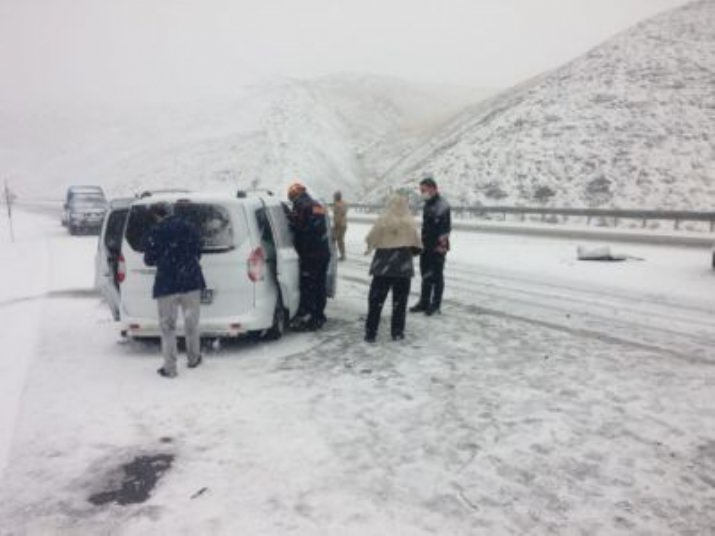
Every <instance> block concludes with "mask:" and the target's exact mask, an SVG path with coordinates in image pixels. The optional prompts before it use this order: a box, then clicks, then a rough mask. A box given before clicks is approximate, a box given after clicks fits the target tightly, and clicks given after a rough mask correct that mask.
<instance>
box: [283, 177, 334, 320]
mask: <svg viewBox="0 0 715 536" xmlns="http://www.w3.org/2000/svg"><path fill="white" fill-rule="evenodd" d="M288 199H289V200H290V201H291V203H292V204H293V208H292V210H291V212H290V215H289V219H290V224H291V229H292V230H293V240H294V243H295V249H296V251H297V252H298V257H299V258H300V307H299V308H298V316H297V319H296V323H295V324H294V327H295V328H298V329H307V330H310V331H315V330H317V329H320V328H321V327H323V325H324V324H325V322H326V320H327V319H326V318H325V306H326V303H327V300H328V290H327V280H328V266H329V264H330V243H329V233H328V222H327V218H326V209H325V207H324V206H323V205H321V204H320V203H319V202H317V201H315V200H314V199H313V198H312V197H311V196H310V195H308V192H307V190H306V188H305V186H304V185H303V184H301V183H299V182H296V183H293V184H292V185H291V186H290V188H289V189H288Z"/></svg>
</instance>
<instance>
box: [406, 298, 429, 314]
mask: <svg viewBox="0 0 715 536" xmlns="http://www.w3.org/2000/svg"><path fill="white" fill-rule="evenodd" d="M426 310H427V307H426V306H425V304H424V303H422V302H421V301H420V302H417V303H416V304H414V305H413V306H412V307H410V313H424V312H425V311H426Z"/></svg>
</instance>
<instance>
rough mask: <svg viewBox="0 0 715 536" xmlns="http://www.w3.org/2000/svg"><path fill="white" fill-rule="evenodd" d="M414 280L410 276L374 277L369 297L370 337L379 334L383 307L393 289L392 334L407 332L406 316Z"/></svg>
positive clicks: (368, 320) (367, 331)
mask: <svg viewBox="0 0 715 536" xmlns="http://www.w3.org/2000/svg"><path fill="white" fill-rule="evenodd" d="M411 283H412V280H411V279H410V278H409V277H373V278H372V284H371V285H370V296H369V298H368V313H367V322H366V324H365V334H366V335H367V336H368V337H375V336H376V335H377V328H378V326H379V325H380V315H381V314H382V307H383V306H384V305H385V300H387V295H388V294H389V293H390V290H392V336H393V337H396V336H399V335H404V333H405V316H406V314H407V298H408V297H409V295H410V285H411Z"/></svg>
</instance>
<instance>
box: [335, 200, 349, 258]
mask: <svg viewBox="0 0 715 536" xmlns="http://www.w3.org/2000/svg"><path fill="white" fill-rule="evenodd" d="M333 201H334V202H333V236H334V237H335V242H336V243H337V245H338V251H339V252H340V260H341V261H344V260H345V233H347V231H348V205H347V204H346V203H345V201H344V200H343V194H342V193H340V192H335V195H334V196H333Z"/></svg>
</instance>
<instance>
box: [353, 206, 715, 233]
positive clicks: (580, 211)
mask: <svg viewBox="0 0 715 536" xmlns="http://www.w3.org/2000/svg"><path fill="white" fill-rule="evenodd" d="M350 208H351V209H352V210H355V211H356V212H363V213H367V214H372V213H377V212H380V211H381V210H382V205H374V204H359V203H357V204H355V203H353V204H351V205H350ZM413 209H414V207H413ZM414 210H417V209H414ZM452 214H453V215H454V216H456V217H458V218H465V219H466V218H471V219H480V218H490V216H498V217H501V219H502V220H506V219H507V216H517V217H518V218H519V219H520V220H521V221H524V220H526V217H527V216H539V217H540V218H541V220H542V221H559V220H558V218H562V220H561V221H562V222H566V221H567V220H568V218H569V217H580V218H585V219H586V223H587V224H588V225H590V224H591V222H592V221H594V220H596V221H601V222H602V221H604V220H609V219H610V220H611V221H612V223H613V225H614V226H615V225H618V222H619V221H620V220H638V221H640V222H641V226H642V227H644V228H645V227H646V226H647V225H648V222H650V221H671V222H673V227H674V229H676V230H677V229H679V228H680V224H681V222H685V221H691V222H705V223H709V224H710V232H715V211H714V212H702V211H700V212H699V211H686V210H637V209H633V210H630V209H602V208H550V207H501V206H493V207H481V206H453V207H452Z"/></svg>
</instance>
